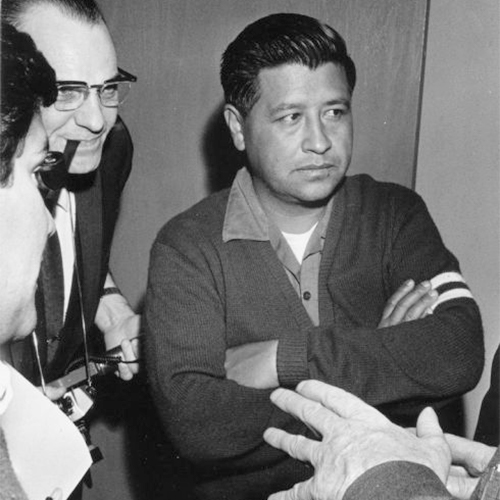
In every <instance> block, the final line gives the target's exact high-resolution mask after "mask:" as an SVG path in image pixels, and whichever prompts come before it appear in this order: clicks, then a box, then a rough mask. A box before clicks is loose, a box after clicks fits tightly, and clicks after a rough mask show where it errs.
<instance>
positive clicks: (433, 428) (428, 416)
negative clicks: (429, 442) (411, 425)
mask: <svg viewBox="0 0 500 500" xmlns="http://www.w3.org/2000/svg"><path fill="white" fill-rule="evenodd" d="M416 433H417V436H418V437H419V438H425V437H435V436H437V437H440V436H443V430H442V429H441V426H440V425H439V419H438V416H437V415H436V412H435V411H434V410H433V409H432V408H431V407H430V406H429V407H427V408H424V409H423V410H422V411H421V412H420V415H419V416H418V419H417V429H416Z"/></svg>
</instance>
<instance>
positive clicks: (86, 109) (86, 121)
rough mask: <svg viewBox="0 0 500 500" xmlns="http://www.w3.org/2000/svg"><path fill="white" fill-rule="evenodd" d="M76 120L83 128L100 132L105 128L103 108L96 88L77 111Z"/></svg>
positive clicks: (95, 132) (96, 132)
mask: <svg viewBox="0 0 500 500" xmlns="http://www.w3.org/2000/svg"><path fill="white" fill-rule="evenodd" d="M75 121H76V123H77V124H78V125H79V126H80V127H83V128H86V129H88V130H90V131H91V132H93V133H94V134H98V133H99V132H101V130H102V129H103V128H104V126H105V123H106V120H105V119H104V114H103V108H102V104H101V101H100V99H99V96H98V95H97V92H96V91H95V90H93V91H91V92H90V93H89V95H88V97H87V99H85V101H84V102H83V104H82V105H81V106H80V107H79V108H78V109H77V110H76V111H75Z"/></svg>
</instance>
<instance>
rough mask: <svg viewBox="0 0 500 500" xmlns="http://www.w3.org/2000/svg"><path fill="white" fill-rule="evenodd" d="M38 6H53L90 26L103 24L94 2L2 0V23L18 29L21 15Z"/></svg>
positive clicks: (74, 0)
mask: <svg viewBox="0 0 500 500" xmlns="http://www.w3.org/2000/svg"><path fill="white" fill-rule="evenodd" d="M39 5H53V6H54V7H56V8H58V9H60V10H61V12H63V13H64V14H66V15H67V16H69V17H74V18H76V19H79V20H81V21H84V22H88V23H90V24H97V23H100V22H104V17H103V15H102V12H101V10H100V9H99V7H98V5H97V4H96V2H95V1H94V0H2V21H5V22H7V23H9V24H12V25H14V26H16V27H17V28H20V26H21V24H22V17H23V15H24V14H26V12H27V11H28V10H29V9H30V8H34V7H38V6H39Z"/></svg>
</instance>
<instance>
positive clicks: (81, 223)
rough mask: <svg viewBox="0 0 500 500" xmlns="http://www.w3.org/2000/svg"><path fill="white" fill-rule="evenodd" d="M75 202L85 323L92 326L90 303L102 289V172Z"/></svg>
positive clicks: (78, 194)
mask: <svg viewBox="0 0 500 500" xmlns="http://www.w3.org/2000/svg"><path fill="white" fill-rule="evenodd" d="M75 198H76V221H77V232H78V240H79V241H78V243H79V244H78V248H79V251H80V256H79V258H80V260H79V261H80V262H81V269H80V278H81V280H82V295H83V304H84V306H83V308H84V315H85V321H86V323H87V324H88V325H90V324H92V323H93V318H91V317H90V314H91V312H92V311H93V310H94V305H93V304H92V303H91V301H92V299H94V300H95V299H96V297H95V293H93V291H94V290H96V289H98V287H99V280H100V277H101V267H102V262H101V248H102V238H103V234H102V231H103V227H102V189H101V173H100V171H99V169H98V170H97V172H96V177H95V180H94V183H93V184H92V186H91V187H90V189H86V190H83V191H80V192H77V193H75ZM77 258H78V257H77Z"/></svg>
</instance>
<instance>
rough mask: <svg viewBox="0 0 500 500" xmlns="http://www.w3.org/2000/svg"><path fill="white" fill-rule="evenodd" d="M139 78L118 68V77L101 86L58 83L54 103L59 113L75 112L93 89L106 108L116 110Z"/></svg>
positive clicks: (80, 83) (85, 83)
mask: <svg viewBox="0 0 500 500" xmlns="http://www.w3.org/2000/svg"><path fill="white" fill-rule="evenodd" d="M136 81H137V77H135V76H134V75H131V74H130V73H127V72H126V71H124V70H123V69H120V68H118V75H117V76H115V77H113V78H110V79H109V80H106V81H105V82H104V83H102V84H101V85H89V84H88V83H87V82H79V81H73V80H64V81H58V82H56V86H57V99H56V102H55V103H54V106H55V108H56V109H57V110H58V111H74V110H75V109H78V108H79V107H80V106H81V105H82V104H83V103H84V102H85V100H86V99H87V97H88V96H89V93H90V90H91V89H96V91H97V95H98V96H99V100H100V101H101V104H102V105H103V106H104V107H106V108H116V107H118V106H119V105H120V104H122V103H123V102H124V101H125V99H126V98H127V95H128V93H129V91H130V87H131V85H132V83H134V82H136Z"/></svg>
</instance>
